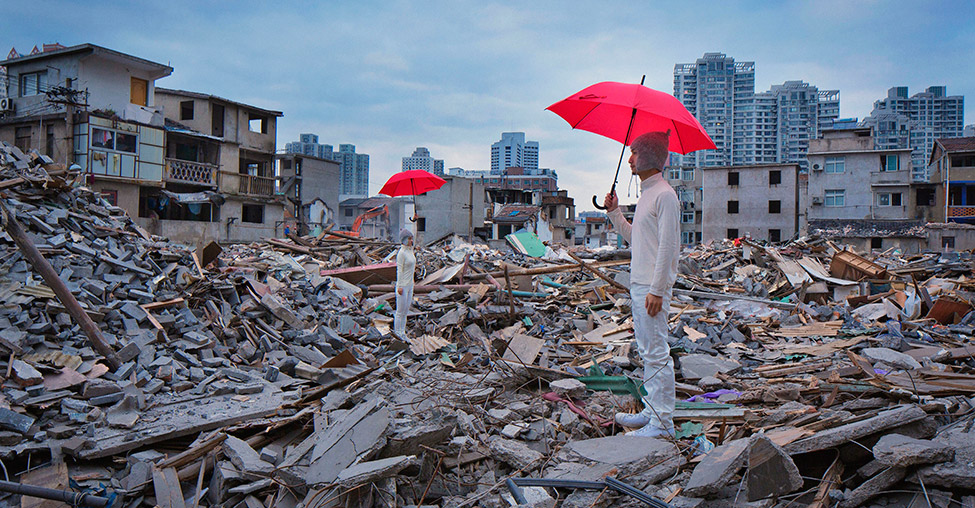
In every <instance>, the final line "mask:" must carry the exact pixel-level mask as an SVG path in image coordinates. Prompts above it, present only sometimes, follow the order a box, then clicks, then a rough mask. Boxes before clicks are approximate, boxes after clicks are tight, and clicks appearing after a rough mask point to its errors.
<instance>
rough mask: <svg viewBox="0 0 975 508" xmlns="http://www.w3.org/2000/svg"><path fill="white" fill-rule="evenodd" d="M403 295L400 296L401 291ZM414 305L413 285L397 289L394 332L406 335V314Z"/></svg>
mask: <svg viewBox="0 0 975 508" xmlns="http://www.w3.org/2000/svg"><path fill="white" fill-rule="evenodd" d="M400 289H402V290H403V294H399V290H400ZM412 303H413V284H410V285H408V286H403V287H401V288H400V287H398V288H396V312H395V314H393V331H395V332H396V333H398V334H401V335H405V334H406V314H407V313H408V312H409V311H410V305H411V304H412Z"/></svg>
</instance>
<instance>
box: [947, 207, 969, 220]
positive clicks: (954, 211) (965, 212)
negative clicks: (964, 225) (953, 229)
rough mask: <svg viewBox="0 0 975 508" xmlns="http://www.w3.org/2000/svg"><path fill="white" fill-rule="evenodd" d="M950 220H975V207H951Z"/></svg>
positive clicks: (949, 209) (949, 211)
mask: <svg viewBox="0 0 975 508" xmlns="http://www.w3.org/2000/svg"><path fill="white" fill-rule="evenodd" d="M948 218H954V219H972V218H975V206H949V207H948Z"/></svg>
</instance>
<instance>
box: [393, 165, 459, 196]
mask: <svg viewBox="0 0 975 508" xmlns="http://www.w3.org/2000/svg"><path fill="white" fill-rule="evenodd" d="M445 183H447V181H446V180H444V179H443V178H440V177H439V176H437V175H435V174H433V173H430V172H428V171H424V170H422V169H413V170H410V171H402V172H400V173H396V174H395V175H393V176H391V177H390V178H389V180H387V181H386V184H385V185H383V188H382V189H380V190H379V193H380V194H385V195H387V196H389V197H395V196H418V195H420V194H423V193H424V192H429V191H432V190H437V189H439V188H441V187H443V185H444V184H445Z"/></svg>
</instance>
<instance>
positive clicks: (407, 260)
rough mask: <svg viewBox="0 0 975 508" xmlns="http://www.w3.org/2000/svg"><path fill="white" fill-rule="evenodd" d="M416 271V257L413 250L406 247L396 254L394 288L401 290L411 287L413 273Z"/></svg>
mask: <svg viewBox="0 0 975 508" xmlns="http://www.w3.org/2000/svg"><path fill="white" fill-rule="evenodd" d="M415 271H416V256H415V255H414V254H413V249H412V248H410V247H407V246H406V245H404V246H402V247H400V248H399V252H397V253H396V287H398V288H402V287H407V286H412V285H413V273H414V272H415Z"/></svg>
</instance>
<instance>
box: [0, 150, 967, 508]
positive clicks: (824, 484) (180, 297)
mask: <svg viewBox="0 0 975 508" xmlns="http://www.w3.org/2000/svg"><path fill="white" fill-rule="evenodd" d="M83 181H84V175H79V174H77V173H72V172H69V171H67V170H66V169H65V168H64V167H63V166H61V165H58V164H54V163H53V162H52V161H51V160H50V159H48V158H46V157H44V156H39V155H37V154H36V153H29V154H25V153H23V152H21V151H20V150H18V149H16V148H14V147H11V146H9V145H5V144H0V197H2V199H0V203H2V205H3V210H2V215H3V219H2V220H3V232H2V233H0V266H2V269H0V375H2V376H3V378H4V380H3V383H2V390H0V397H2V398H0V429H2V431H0V461H2V463H3V465H4V474H5V479H7V480H8V481H10V482H17V483H21V484H24V485H34V486H40V487H47V488H49V489H54V490H59V491H69V490H70V491H74V492H80V491H86V492H87V493H89V494H90V496H89V498H91V499H93V500H95V501H93V502H97V500H98V499H104V500H108V499H112V500H113V501H114V502H115V503H116V504H114V505H113V506H165V507H184V506H227V507H235V506H242V507H249V508H254V507H260V506H266V507H271V506H275V507H289V506H304V507H325V506H419V505H426V506H497V507H502V506H512V505H513V504H522V505H530V506H562V507H585V506H647V505H652V506H666V505H669V506H675V507H677V506H680V507H695V506H700V507H707V506H731V505H734V506H783V507H784V506H817V507H826V506H838V507H854V506H869V505H871V503H880V504H883V505H885V506H905V507H907V506H928V505H927V504H924V503H927V502H930V505H931V506H948V505H949V504H955V505H958V506H975V497H973V496H975V431H973V430H972V423H973V417H975V413H973V407H975V403H973V399H972V395H973V394H975V346H973V345H972V334H973V327H975V313H973V312H972V303H971V302H972V299H973V293H972V292H971V291H972V290H973V288H975V282H973V281H972V279H971V277H972V268H973V265H972V258H971V256H970V254H969V253H964V252H962V253H956V252H952V253H928V254H922V255H917V256H912V257H903V256H901V255H900V254H899V253H897V252H893V251H885V252H882V253H874V254H864V253H856V252H853V251H852V250H849V249H844V247H843V246H842V245H836V244H834V243H832V242H830V241H828V240H827V239H822V238H803V239H800V240H798V241H794V242H791V243H788V244H782V245H775V246H771V245H760V244H757V243H753V242H749V241H739V242H730V241H728V242H724V243H713V244H710V245H706V246H699V247H696V248H694V249H689V250H688V249H685V251H684V252H683V253H682V256H681V263H680V274H679V276H678V279H677V284H676V286H675V289H674V299H673V301H672V302H671V305H670V309H669V313H670V314H669V315H670V318H669V321H670V332H671V333H670V335H671V341H672V342H671V348H672V355H673V357H674V359H675V361H676V363H677V366H678V369H677V372H678V374H677V391H678V404H677V410H676V412H675V415H674V416H675V421H676V424H677V427H678V428H677V430H678V439H677V440H675V441H668V440H661V439H650V438H638V437H629V436H624V435H622V430H623V429H620V428H618V427H616V426H615V425H614V424H612V417H613V414H614V413H615V412H616V411H620V410H623V411H629V410H634V409H635V408H636V402H637V400H636V398H635V397H634V395H638V393H639V389H640V388H639V386H640V383H641V378H642V365H641V364H640V357H639V355H638V354H637V352H636V348H635V344H634V343H633V340H632V339H633V330H632V320H631V318H630V306H631V302H630V300H629V296H628V292H627V291H626V287H627V286H628V282H629V281H628V272H627V270H628V266H627V265H628V262H629V253H628V252H627V251H621V250H615V249H600V250H596V251H588V250H585V249H578V250H573V251H571V252H570V251H567V250H565V249H564V248H561V247H558V246H551V247H552V248H550V249H548V252H547V254H546V255H545V256H544V257H543V258H531V257H528V256H524V255H522V254H518V253H516V252H514V251H500V250H496V249H491V248H488V247H487V246H484V245H478V244H472V243H468V242H466V241H463V240H461V239H458V238H456V237H453V238H446V239H442V240H440V241H438V242H436V243H434V244H432V245H430V246H428V247H426V248H418V249H417V274H418V279H419V280H418V281H417V285H416V288H415V292H416V301H415V304H414V307H413V310H412V312H411V314H410V317H409V327H408V334H407V336H406V337H398V336H396V335H394V334H392V333H391V324H392V305H393V298H392V296H393V293H392V286H391V283H392V281H393V280H394V279H395V263H393V261H394V256H395V252H396V248H397V246H396V245H393V244H389V243H386V242H381V241H375V240H368V239H359V238H354V237H348V236H347V235H343V234H342V233H340V232H335V233H333V232H331V231H325V232H323V233H322V234H321V235H318V236H315V237H312V236H305V237H298V236H291V237H290V238H287V239H270V240H267V241H265V242H258V243H253V244H250V245H232V246H219V245H217V244H215V243H211V244H209V245H204V246H194V247H192V248H191V247H186V246H182V245H178V244H175V243H171V242H169V241H167V240H166V239H164V238H160V237H155V236H152V235H149V234H148V233H147V232H146V231H145V230H143V229H142V228H140V227H139V226H138V225H137V224H136V222H135V221H134V220H133V219H132V218H131V217H129V216H128V215H127V214H126V213H125V212H124V211H123V210H122V209H120V208H117V207H115V206H111V205H109V204H108V203H107V202H106V201H104V200H103V199H101V198H100V196H98V195H97V194H96V193H93V192H92V191H91V190H89V189H88V188H86V187H85V186H84V185H83ZM44 265H46V268H45V266H44ZM509 479H511V480H513V481H511V482H506V481H507V480H509ZM0 503H5V505H9V506H14V505H18V504H19V503H22V506H46V505H42V504H39V503H40V500H38V499H37V498H34V497H28V496H24V497H23V498H22V499H21V497H20V496H19V495H15V494H11V493H4V494H2V495H0ZM912 503H914V504H912ZM51 506H54V505H51ZM91 506H104V504H102V505H97V504H92V505H91Z"/></svg>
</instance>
